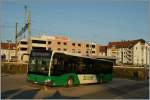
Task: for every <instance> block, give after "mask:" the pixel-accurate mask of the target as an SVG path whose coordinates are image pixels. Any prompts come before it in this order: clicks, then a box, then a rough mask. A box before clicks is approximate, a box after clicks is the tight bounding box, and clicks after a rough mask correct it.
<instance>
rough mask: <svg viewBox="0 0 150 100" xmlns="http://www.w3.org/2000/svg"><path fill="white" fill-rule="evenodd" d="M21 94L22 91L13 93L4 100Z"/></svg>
mask: <svg viewBox="0 0 150 100" xmlns="http://www.w3.org/2000/svg"><path fill="white" fill-rule="evenodd" d="M21 92H23V90H20V91H17V92H16V93H14V94H12V95H10V96H8V97H7V98H6V99H11V98H12V97H14V96H15V95H17V94H20V93H21Z"/></svg>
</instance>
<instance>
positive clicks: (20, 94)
mask: <svg viewBox="0 0 150 100" xmlns="http://www.w3.org/2000/svg"><path fill="white" fill-rule="evenodd" d="M38 91H40V89H34V90H25V91H21V89H16V90H8V91H6V92H2V94H1V95H2V96H1V98H2V99H32V98H34V96H35V95H36V94H37V93H38ZM39 98H40V97H39ZM43 99H79V97H69V96H63V95H62V94H61V93H60V92H59V91H58V90H57V91H56V92H55V93H54V94H53V95H50V96H47V97H45V98H43Z"/></svg>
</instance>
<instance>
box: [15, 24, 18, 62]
mask: <svg viewBox="0 0 150 100" xmlns="http://www.w3.org/2000/svg"><path fill="white" fill-rule="evenodd" d="M17 43H18V23H17V22H16V53H15V57H16V60H18V58H17V55H18V49H17V47H18V45H17Z"/></svg>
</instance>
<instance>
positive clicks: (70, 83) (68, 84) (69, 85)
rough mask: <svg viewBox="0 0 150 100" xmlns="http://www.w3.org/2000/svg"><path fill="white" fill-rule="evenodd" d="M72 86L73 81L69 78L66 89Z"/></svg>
mask: <svg viewBox="0 0 150 100" xmlns="http://www.w3.org/2000/svg"><path fill="white" fill-rule="evenodd" d="M72 85H73V79H72V78H69V79H68V81H67V87H71V86H72Z"/></svg>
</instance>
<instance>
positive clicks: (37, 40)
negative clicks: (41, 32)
mask: <svg viewBox="0 0 150 100" xmlns="http://www.w3.org/2000/svg"><path fill="white" fill-rule="evenodd" d="M31 41H32V43H30V44H29V45H28V43H29V42H28V40H27V39H22V40H20V41H19V42H18V45H17V50H18V60H19V61H22V60H24V56H26V55H27V54H28V50H32V49H45V50H57V51H64V52H69V53H76V54H80V55H86V56H95V55H98V54H99V45H98V44H96V43H92V42H83V41H81V42H79V41H78V42H75V41H71V40H70V39H69V38H68V37H65V36H40V37H31ZM29 48H30V49H29ZM26 59H28V58H26Z"/></svg>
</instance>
